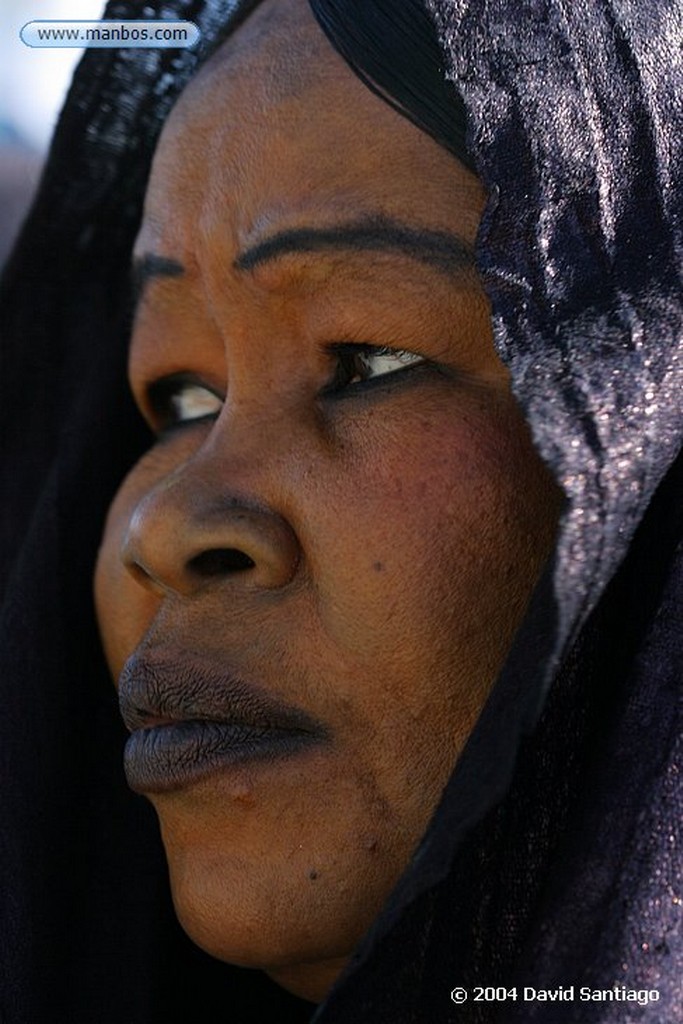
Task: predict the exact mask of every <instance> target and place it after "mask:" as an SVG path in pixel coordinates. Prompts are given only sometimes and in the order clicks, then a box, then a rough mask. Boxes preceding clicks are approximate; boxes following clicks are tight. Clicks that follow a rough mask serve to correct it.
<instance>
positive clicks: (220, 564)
mask: <svg viewBox="0 0 683 1024" xmlns="http://www.w3.org/2000/svg"><path fill="white" fill-rule="evenodd" d="M215 426H216V429H214V430H212V432H211V434H210V435H209V436H208V437H207V438H206V441H205V444H204V445H203V446H202V447H201V448H200V449H199V450H198V451H197V452H195V453H194V454H193V455H192V456H191V457H190V458H189V459H188V460H186V461H185V462H184V463H183V464H182V465H181V466H179V467H177V468H176V469H175V471H174V472H173V473H172V474H171V475H170V476H167V477H165V478H164V479H163V480H162V481H160V482H158V483H157V484H156V485H155V486H154V487H153V488H152V489H151V490H150V491H149V492H148V493H147V494H145V495H144V496H143V497H142V499H141V500H140V501H139V503H138V504H137V506H136V507H135V509H134V511H133V513H132V516H131V518H130V522H129V525H128V530H127V533H126V537H125V540H124V544H123V551H122V557H123V561H124V563H125V564H126V565H127V567H128V568H129V569H130V571H131V572H132V573H133V574H134V575H135V576H136V577H137V578H138V579H139V580H140V581H141V582H142V583H143V584H144V585H146V586H148V587H150V588H151V589H153V590H155V591H156V592H162V593H169V592H170V593H176V594H181V595H183V596H192V595H194V594H196V593H198V592H199V591H200V590H203V589H204V588H205V587H207V586H208V585H216V583H218V582H221V581H222V582H225V583H230V584H231V585H234V584H235V583H237V582H238V581H239V584H240V585H242V586H245V587H247V588H250V589H266V590H272V589H277V588H281V587H284V586H286V585H287V584H288V583H289V582H290V581H291V580H292V578H293V577H294V575H295V573H296V569H297V566H298V564H299V560H300V549H299V541H298V538H297V537H296V534H295V532H294V530H293V528H292V526H291V525H290V523H289V522H288V521H287V520H286V519H285V517H284V516H283V515H282V514H281V513H280V512H279V511H278V510H277V509H276V508H274V507H273V505H272V504H271V503H270V502H269V500H268V497H269V495H268V493H267V492H268V491H270V492H271V494H270V497H271V499H272V496H273V488H272V487H270V488H269V487H267V486H266V483H265V482H266V479H267V477H268V474H267V471H266V465H265V463H266V462H268V461H269V459H268V456H264V448H263V442H264V441H265V437H264V436H263V431H264V428H263V426H262V425H261V426H258V425H255V426H254V430H255V431H256V432H257V433H258V434H260V435H261V436H260V438H259V437H255V436H253V433H252V434H251V435H250V434H249V432H248V431H244V427H241V428H239V433H240V438H241V441H240V440H238V438H237V436H232V437H231V440H230V442H229V444H226V443H225V442H226V439H225V436H224V435H225V432H226V431H227V432H228V433H229V432H230V423H225V424H221V428H222V429H220V428H218V425H217V424H216V425H215ZM233 426H236V424H234V422H233ZM259 452H260V455H261V459H260V460H259V457H258V453H259ZM271 454H272V453H271Z"/></svg>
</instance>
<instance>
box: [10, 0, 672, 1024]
mask: <svg viewBox="0 0 683 1024" xmlns="http://www.w3.org/2000/svg"><path fill="white" fill-rule="evenodd" d="M253 6H254V3H253V0H252V2H249V3H243V4H240V3H229V2H220V0H216V2H211V0H209V2H202V0H196V2H192V0H166V2H163V3H162V2H153V3H148V4H146V5H145V8H144V12H141V9H140V5H138V4H136V3H133V2H117V3H113V4H110V5H109V8H108V14H109V16H110V17H138V16H144V17H148V16H150V14H151V13H152V12H154V11H157V12H161V11H162V10H163V12H164V14H165V15H166V16H180V17H188V18H191V19H192V20H193V21H195V22H197V23H198V24H199V25H200V27H201V29H202V31H203V40H202V48H201V49H200V50H199V51H198V52H197V53H196V54H193V53H190V52H186V51H183V52H174V51H91V52H90V53H89V54H88V55H87V56H86V57H85V59H84V61H83V62H82V64H81V68H80V70H79V73H78V75H77V77H76V81H75V84H74V87H73V89H72V92H71V95H70V97H69V100H68V102H67V105H66V109H65V112H64V114H63V117H62V119H61V122H60V125H59V128H58V132H57V136H56V139H55V143H54V146H53V150H52V153H51V157H50V160H49V162H48V166H47V169H46V172H45V176H44V179H43V183H42V188H41V191H40V194H39V197H38V199H37V202H36V204H35V206H34V210H33V213H32V215H31V217H30V218H29V221H28V223H27V225H26V228H25V231H24V233H23V236H22V238H21V240H20V244H19V246H18V248H17V250H16V251H15V255H14V257H13V259H12V261H11V262H10V264H9V266H8V268H7V272H6V274H5V277H4V280H3V285H2V295H1V301H2V329H3V355H2V384H1V386H2V395H1V400H0V417H1V429H0V439H1V442H2V460H3V484H2V487H3V491H2V493H3V496H5V495H8V494H11V496H12V510H11V512H9V511H8V510H7V504H6V502H5V501H3V517H2V552H3V576H2V579H3V586H4V593H5V598H4V604H3V611H2V626H1V628H2V634H1V639H2V653H1V655H0V657H1V662H0V664H1V666H2V668H1V672H2V675H1V677H0V701H1V706H0V729H1V730H2V736H1V737H0V757H1V759H2V760H1V764H2V779H3V785H2V796H1V799H2V816H1V819H0V820H1V821H2V828H1V829H0V858H1V860H0V865H1V867H0V870H1V877H2V889H1V892H2V895H1V896H0V901H1V902H0V962H2V965H3V970H2V973H1V974H0V1019H1V1020H2V1021H3V1024H26V1022H31V1024H33V1022H36V1024H43V1022H45V1024H47V1022H50V1024H54V1022H62V1021H63V1022H65V1024H67V1022H68V1024H72V1022H74V1024H81V1022H83V1024H86V1022H88V1024H90V1022H92V1021H98V1022H102V1024H122V1022H131V1024H133V1022H134V1024H143V1022H145V1024H147V1022H157V1021H159V1022H161V1021H162V1020H163V1021H170V1022H173V1021H177V1022H180V1021H187V1020H193V1021H195V1020H197V1021H217V1020H220V1021H225V1022H230V1024H251V1022H253V1024H256V1022H259V1024H268V1022H269V1021H273V1022H275V1021H277V1022H278V1024H280V1022H284V1024H287V1022H288V1021H292V1022H296V1021H307V1020H310V1019H311V1016H312V1011H311V1008H310V1006H308V1005H307V1004H305V1003H303V1002H301V1001H299V1000H296V999H294V998H293V997H290V996H287V995H286V994H285V993H283V992H281V991H280V990H279V989H277V988H276V986H274V985H272V984H271V983H270V982H268V981H267V980H266V979H264V978H263V977H262V976H261V975H260V974H258V973H255V972H248V971H241V970H238V969H234V968H230V967H227V966H225V965H222V964H218V963H216V962H213V961H211V960H210V959H209V958H208V957H205V956H204V955H203V954H201V953H199V952H198V951H196V950H194V948H193V947H192V946H191V944H190V943H189V942H188V941H187V940H186V939H185V938H184V937H183V936H182V934H181V933H180V930H179V928H178V926H177V925H176V924H175V922H174V920H173V916H172V911H171V909H170V903H169V897H168V893H167V888H166V881H165V871H164V866H163V855H162V852H161V850H160V846H159V841H158V838H157V835H156V826H155V824H154V821H153V819H152V814H151V812H150V811H149V809H148V807H147V805H146V804H145V803H144V802H143V801H142V800H140V799H138V798H136V797H134V796H132V795H131V794H129V793H128V791H127V790H126V787H125V784H124V781H123V776H122V771H121V766H120V760H121V744H122V735H123V730H122V727H121V725H120V724H119V721H118V715H117V711H116V706H115V700H114V696H113V692H112V688H111V684H110V682H109V679H108V676H107V672H106V668H105V666H104V663H103V659H102V655H101V652H100V650H99V645H98V642H97V639H96V634H95V627H94V616H93V611H92V602H91V596H90V590H91V583H90V579H91V574H92V565H93V560H94V556H95V552H96V548H97V543H98V537H99V534H100V531H101V524H102V520H103V516H104V512H105V509H106V507H107V504H108V502H109V500H110V498H111V495H112V493H113V491H114V490H115V488H116V485H117V482H118V480H119V479H120V477H121V475H122V474H123V472H124V471H125V469H126V468H127V467H128V466H129V465H131V463H132V462H133V461H134V459H135V457H136V455H137V454H138V453H139V451H140V450H141V449H142V447H143V446H144V445H145V444H146V434H145V431H144V428H143V427H142V425H141V423H140V421H139V419H138V417H137V414H136V413H135V411H134V410H133V408H132V403H131V402H130V400H129V399H128V398H127V397H126V392H125V383H124V367H125V345H126V335H127V327H126V323H125V301H124V300H125V294H126V284H125V280H126V274H127V259H128V254H129V250H130V246H131V242H132V239H133V237H134V234H135V230H136V225H137V223H138V219H139V214H140V204H141V199H142V194H143V191H144V186H145V180H146V176H147V173H148V167H149V161H150V158H151V154H152V152H153V149H154V145H155V141H156V138H157V136H158V132H159V129H160V126H161V124H162V123H163V119H164V117H165V116H166V114H167V112H168V110H169V109H170V106H171V104H172V102H173V100H174V99H175V97H176V96H177V94H178V92H179V91H180V89H181V88H182V87H183V85H184V84H185V82H186V81H187V80H188V78H189V77H190V76H191V75H192V73H193V71H194V70H195V68H196V67H197V66H198V64H199V62H201V60H202V59H204V57H205V56H206V55H207V54H208V53H209V52H210V51H211V49H212V48H213V47H214V46H215V45H216V44H217V42H218V41H220V39H221V38H223V36H224V35H225V34H226V33H227V32H229V31H230V30H231V29H232V28H233V27H234V25H235V24H237V23H238V22H239V20H240V19H241V18H243V17H245V16H246V15H247V14H248V13H249V10H250V9H251V8H252V7H253ZM314 6H315V8H316V13H317V14H318V16H320V12H321V11H322V10H323V8H325V7H326V4H325V3H324V2H323V0H316V2H315V4H314ZM342 6H343V5H342ZM364 6H365V5H364ZM367 6H368V7H372V6H373V5H372V2H371V0H368V5H367ZM382 6H383V7H385V6H386V5H382ZM425 9H426V10H427V11H428V12H429V13H430V16H432V17H433V18H434V24H435V26H436V30H437V33H438V37H439V39H440V40H441V42H442V46H443V53H444V62H445V66H446V67H447V68H448V72H449V74H450V75H451V76H452V78H453V81H454V82H455V85H456V87H457V93H458V94H459V95H460V97H462V101H463V102H464V105H465V108H466V110H467V115H468V124H469V129H470V135H469V139H468V150H469V152H470V153H471V154H472V155H473V157H474V159H475V162H476V165H477V168H478V173H479V174H480V176H481V177H482V179H483V181H484V183H485V185H486V186H487V188H488V190H489V195H490V201H489V204H488V207H487V211H486V214H485V217H484V221H483V224H482V229H481V232H480V239H479V246H478V260H479V266H480V268H481V271H482V273H483V275H484V279H485V282H486V287H487V290H488V292H489V295H490V298H491V302H492V308H493V322H494V328H495V335H496V342H497V344H498V346H499V350H500V352H501V355H502V356H503V358H504V359H505V360H506V361H507V363H508V365H509V367H510V370H511V373H512V379H513V385H514V388H515V392H516V394H517V396H518V398H519V401H520V403H521V404H522V407H523V408H524V410H525V413H526V415H527V418H528V420H529V422H530V425H531V427H532V431H533V434H534V437H535V440H536V443H537V445H538V447H539V450H540V451H541V452H542V454H543V455H544V457H545V458H546V460H547V461H548V463H549V465H551V466H552V468H553V470H554V472H555V474H556V476H557V478H558V480H560V482H561V483H562V485H563V487H564V489H565V491H566V493H567V496H568V504H567V510H566V513H565V516H564V520H563V525H562V531H561V535H560V538H559V542H558V546H557V550H556V554H555V558H554V560H553V564H552V565H551V566H550V567H549V568H548V571H547V573H546V575H545V576H544V578H543V579H542V581H541V584H540V585H539V588H538V590H537V593H536V595H535V598H534V601H533V602H532V607H531V608H530V611H529V614H528V616H527V619H526V621H525V623H524V625H523V627H522V629H521V630H520V633H519V635H518V637H517V639H516V642H515V645H514V647H513V650H512V652H511V654H510V658H509V660H508V663H507V665H506V668H505V670H504V672H503V673H502V675H501V678H500V680H499V681H498V684H497V685H496V687H495V689H494V691H493V693H492V695H491V699H490V700H489V702H488V704H487V705H486V707H485V709H484V712H483V714H482V717H481V719H480V721H479V723H478V725H477V727H476V729H475V731H474V733H473V734H472V737H471V739H470V742H469V743H468V746H467V748H466V750H465V752H464V754H463V756H462V757H461V759H460V761H459V763H458V765H457V767H456V770H455V772H454V774H453V777H452V778H451V780H450V782H449V784H448V787H447V789H446V791H445V793H444V797H443V800H442V803H441V806H440V808H439V810H438V812H437V814H436V815H435V817H434V820H433V822H432V824H431V826H430V828H429V830H428V832H427V835H426V836H425V839H424V841H423V843H422V845H421V847H420V849H419V851H418V853H417V855H416V857H415V858H414V861H413V863H412V864H411V865H410V866H409V868H408V870H407V871H406V874H405V875H404V877H403V879H402V880H401V882H400V884H399V886H398V887H397V889H396V891H395V893H394V895H393V897H392V899H391V900H390V901H389V904H388V905H387V907H386V908H385V911H384V912H383V914H382V915H381V916H380V918H379V920H378V921H377V922H376V924H375V926H374V927H373V929H372V930H371V932H370V934H369V936H368V937H367V940H366V941H365V942H364V943H362V945H361V947H360V948H359V950H358V952H357V956H356V957H355V960H354V964H353V965H352V968H351V969H350V970H349V972H348V974H347V977H346V978H345V979H343V980H342V982H341V983H340V984H339V985H338V986H337V987H336V988H335V990H334V991H333V992H332V994H331V995H330V997H329V998H328V1000H327V1002H326V1004H324V1005H323V1006H322V1007H320V1008H319V1009H318V1010H317V1011H316V1012H315V1014H314V1017H315V1021H316V1024H332V1022H338V1024H341V1022H344V1024H364V1022H370V1021H373V1022H377V1021H380V1022H387V1024H389V1022H391V1024H440V1022H446V1024H448V1022H465V1024H470V1022H472V1024H484V1022H486V1024H488V1022H494V1021H495V1022H506V1024H507V1022H510V1024H513V1022H518V1021H520V1022H521V1021H524V1022H526V1021H530V1022H534V1024H535V1022H542V1024H565V1022H567V1024H569V1022H572V1024H573V1022H576V1024H584V1022H586V1024H592V1022H600V1024H612V1022H619V1024H630V1022H631V1021H633V1022H641V1021H645V1022H646V1024H677V1022H679V1021H682V1020H683V1010H682V1007H683V981H682V979H683V937H682V932H681V923H680V918H681V909H682V906H683V904H682V903H681V900H682V899H683V893H682V892H681V867H682V866H683V865H682V862H681V854H680V821H681V811H682V810H683V798H682V797H681V789H680V783H679V774H678V773H679V771H680V733H681V730H680V682H681V675H682V672H681V665H682V664H683V658H682V652H681V646H682V644H683V640H682V638H681V589H682V587H683V567H682V565H681V544H680V537H681V510H682V508H683V500H682V499H683V481H682V474H683V466H682V464H681V457H680V455H679V456H678V457H677V453H678V452H679V451H680V446H681V434H682V433H683V422H682V421H683V402H682V401H681V391H682V390H683V388H682V383H683V374H682V371H681V351H682V347H681V337H682V335H683V312H682V306H683V304H682V303H681V266H683V261H682V260H681V255H682V253H681V207H682V202H681V198H682V192H683V174H682V173H681V172H682V171H683V167H682V166H681V164H682V157H683V125H682V124H681V121H682V120H683V114H682V111H681V104H680V90H681V84H682V83H683V68H682V67H681V61H682V59H683V56H682V47H681V39H682V38H683V13H682V12H681V9H680V6H679V5H676V4H671V3H670V2H668V0H651V2H649V3H648V4H647V5H644V4H642V3H638V2H637V0H610V2H607V0H596V2H595V3H592V4H591V5H590V7H589V8H587V5H584V4H571V3H569V2H566V0H547V2H542V0H527V2H520V0H428V2H427V3H425ZM337 17H340V15H339V13H337ZM373 45H374V44H373ZM362 60H363V53H362V47H360V48H359V53H358V55H357V58H356V62H357V63H358V64H359V70H360V71H361V72H362V71H363V67H362ZM365 73H366V75H367V77H368V78H369V79H371V80H372V79H373V72H372V69H371V68H365ZM383 87H384V86H383ZM413 113H414V112H413ZM425 130H429V129H428V128H427V127H426V128H425ZM103 452H107V453H108V457H107V459H106V460H104V459H103V457H102V453H103ZM615 983H616V984H618V985H625V986H627V987H629V988H637V989H644V988H648V989H649V988H657V989H658V991H659V997H660V998H659V1000H658V1001H657V1002H651V1003H649V1004H648V1005H646V1006H640V1005H639V1004H637V1003H633V1002H630V1003H625V1002H621V1001H617V1002H578V1001H575V1002H559V1003H558V1002H554V1003H551V1004H548V1003H541V1002H528V1003H525V1002H523V1001H522V1000H521V999H520V998H518V1000H517V1001H516V1002H513V1001H508V1002H505V1003H486V1002H483V1003H479V1002H474V1001H473V999H472V995H473V993H472V988H473V986H475V985H482V986H495V985H497V984H503V985H506V986H508V987H511V986H513V985H517V986H524V985H528V986H534V987H537V988H554V987H558V986H560V985H561V986H569V985H572V984H574V985H576V986H577V988H578V986H580V985H589V986H591V987H592V988H596V989H609V988H611V987H612V986H613V985H614V984H615ZM459 985H461V986H467V987H468V988H469V989H470V998H469V999H468V1001H467V1002H466V1003H463V1004H461V1005H456V1004H455V1003H453V1002H452V1001H451V999H450V996H449V993H450V991H451V990H452V989H453V988H454V987H456V986H459ZM520 992H521V989H520ZM216 1006H221V1008H222V1009H221V1012H220V1015H217V1013H216V1010H215V1007H216Z"/></svg>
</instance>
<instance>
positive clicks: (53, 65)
mask: <svg viewBox="0 0 683 1024" xmlns="http://www.w3.org/2000/svg"><path fill="white" fill-rule="evenodd" d="M103 9H104V0H0V266H1V265H2V264H3V263H4V260H5V258H6V256H7V253H8V251H9V248H10V247H11V244H12V241H13V239H14V236H15V234H16V231H17V230H18V228H19V225H20V223H21V220H22V218H23V215H24V213H25V211H26V207H27V206H28V203H29V202H30V199H31V196H32V194H33V191H34V189H35V187H36V185H37V182H38V178H39V176H40V168H41V165H42V161H43V159H44V156H45V152H46V150H47V147H48V145H49V141H50V136H51V134H52V130H53V128H54V125H55V121H56V119H57V115H58V113H59V111H60V109H61V106H62V103H63V102H64V98H65V95H66V91H67V89H68V85H69V81H70V80H71V75H72V72H73V69H74V67H75V65H76V63H77V61H78V60H79V59H80V56H81V51H80V50H76V49H32V48H31V47H28V46H25V45H24V43H22V41H21V39H20V38H19V31H20V29H21V27H22V26H23V25H25V24H26V22H27V21H36V20H53V19H58V18H64V19H73V20H76V21H82V20H88V19H94V18H99V17H100V15H101V13H102V11H103Z"/></svg>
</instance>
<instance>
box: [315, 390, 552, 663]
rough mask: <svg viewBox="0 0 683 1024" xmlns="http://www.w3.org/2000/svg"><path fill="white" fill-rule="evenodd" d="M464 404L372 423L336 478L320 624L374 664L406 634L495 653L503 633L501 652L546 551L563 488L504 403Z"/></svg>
mask: <svg viewBox="0 0 683 1024" xmlns="http://www.w3.org/2000/svg"><path fill="white" fill-rule="evenodd" d="M460 406H461V407H460V409H458V411H457V412H455V413H454V403H453V400H452V396H451V398H450V401H449V402H448V403H436V404H435V406H434V408H433V409H432V410H431V412H430V411H429V410H427V411H426V412H425V413H424V414H423V415H420V416H416V414H415V412H414V410H412V411H411V410H410V409H408V408H406V410H405V415H404V416H402V417H397V418H396V419H392V420H388V419H387V418H385V417H379V416H377V417H375V418H374V420H373V418H372V417H370V418H367V417H366V418H365V420H364V423H363V428H362V429H359V431H358V434H357V437H356V443H355V444H353V443H352V444H351V445H350V446H349V454H348V457H347V460H346V464H345V465H344V466H343V467H342V468H341V470H340V472H339V473H338V474H337V476H336V480H335V479H334V478H331V479H330V484H329V493H327V494H326V496H325V501H324V504H325V506H326V509H327V510H328V511H327V514H326V515H325V516H324V518H323V519H322V521H321V522H320V523H319V524H318V533H319V534H320V535H321V536H323V535H324V536H325V537H326V538H327V552H326V559H325V565H321V567H320V570H319V586H320V590H321V593H322V595H323V597H324V598H326V599H327V600H326V601H323V604H322V608H323V610H324V609H325V607H329V608H330V609H333V610H334V621H332V619H330V621H329V622H328V623H327V625H328V627H329V628H330V629H331V630H334V629H335V628H337V629H338V630H339V629H341V628H342V626H343V624H344V623H350V622H353V631H352V632H351V633H349V635H348V637H345V636H344V635H342V634H340V633H338V634H337V637H336V639H337V640H338V641H339V642H340V643H342V644H343V645H345V644H346V643H348V644H349V645H350V646H354V647H356V648H358V647H361V648H362V649H363V650H366V651H375V652H376V653H378V654H379V652H380V648H381V646H382V642H383V638H384V639H385V640H386V637H387V631H390V632H391V633H392V634H394V635H396V634H398V635H399V637H400V639H399V640H398V642H399V643H400V645H401V656H404V655H405V648H406V645H407V643H408V641H407V640H406V639H405V638H406V637H408V638H411V639H412V640H413V641H414V643H415V644H416V645H419V644H420V641H421V640H422V642H423V643H424V646H425V647H427V646H429V645H430V644H431V645H432V646H433V644H434V643H436V642H437V641H438V638H439V635H440V634H441V633H443V634H446V635H447V636H448V637H449V638H451V640H445V641H444V642H445V643H449V642H453V641H452V638H453V637H454V636H456V637H458V636H459V637H461V638H465V637H468V636H469V637H470V639H471V642H472V643H475V641H476V642H480V643H482V644H486V645H489V646H490V641H491V636H494V637H495V635H496V629H498V633H500V635H501V641H500V646H502V645H503V644H504V643H505V642H506V641H507V640H508V639H509V637H510V633H511V630H512V629H513V628H514V626H515V625H516V623H517V620H518V618H519V615H520V613H521V611H523V608H524V606H525V603H526V600H527V598H528V596H529V592H530V589H531V587H532V586H533V583H534V582H535V579H536V575H537V573H538V570H539V568H540V565H541V564H542V561H543V559H544V558H545V557H546V555H547V553H548V550H549V547H550V544H551V542H552V536H553V531H554V525H555V522H556V517H557V507H558V503H557V489H556V488H555V485H554V484H553V483H552V481H551V479H550V477H549V474H548V473H547V471H546V470H545V468H544V467H543V465H542V463H541V461H540V459H539V457H538V455H537V454H536V452H535V450H534V449H533V447H532V445H531V441H530V439H529V437H528V434H527V431H526V427H525V425H524V422H523V420H522V418H521V415H520V413H519V412H518V410H517V407H516V405H514V403H513V401H512V399H511V398H509V397H508V396H496V395H493V396H488V397H487V399H486V403H484V401H483V400H482V401H477V400H469V401H468V402H467V403H465V402H461V403H460ZM463 406H465V407H464V408H463ZM321 504H323V503H322V502H321ZM341 510H344V511H343V512H342V511H341ZM312 544H314V542H313V541H312ZM321 562H322V559H321ZM332 566H334V571H332V570H331V567H332ZM327 570H329V572H328V571H327ZM359 596H360V597H361V598H362V600H363V607H364V614H363V615H361V616H359V615H358V614H357V608H356V615H355V616H354V615H353V607H354V602H356V601H357V600H358V598H359ZM340 612H343V613H344V614H340ZM335 624H336V625H335ZM477 637H479V638H480V639H479V640H478V641H477V639H476V638H477ZM388 654H389V657H391V651H389V652H388Z"/></svg>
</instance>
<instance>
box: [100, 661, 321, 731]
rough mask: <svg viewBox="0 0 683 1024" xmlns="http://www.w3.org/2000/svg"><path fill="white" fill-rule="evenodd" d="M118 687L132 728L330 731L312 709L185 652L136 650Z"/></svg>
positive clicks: (124, 714) (121, 707)
mask: <svg viewBox="0 0 683 1024" xmlns="http://www.w3.org/2000/svg"><path fill="white" fill-rule="evenodd" d="M118 691H119V706H120V709H121V714H122V716H123V720H124V722H125V724H126V727H127V728H128V729H129V730H130V732H134V731H135V730H137V729H149V728H152V727H154V726H159V725H170V724H173V723H174V722H187V721H207V722H226V723H230V724H235V725H243V726H248V727H252V728H254V729H279V730H285V731H287V732H306V733H311V734H317V735H322V734H323V733H324V731H325V730H324V728H323V726H322V725H321V724H320V723H319V722H317V721H316V720H315V719H314V718H312V717H311V716H310V715H308V714H307V713H306V712H304V711H301V710H300V709H299V708H296V707H293V706H291V705H289V704H287V703H285V702H284V701H282V700H281V699H280V698H276V697H273V696H271V695H270V694H266V693H264V692H263V691H262V690H260V689H259V688H257V687H256V686H254V685H253V684H250V683H247V682H245V681H244V680H243V679H241V678H239V677H238V676H237V675H235V674H234V673H232V672H231V671H225V670H224V669H222V668H221V669H218V670H216V669H215V668H208V669H207V668H205V667H203V666H199V665H198V664H197V663H196V662H193V661H189V660H188V659H187V657H186V656H185V657H183V656H182V655H181V656H179V657H177V658H165V659H164V660H157V659H156V658H150V657H149V656H148V655H144V654H141V653H135V654H133V655H132V656H131V657H130V658H129V659H128V661H127V662H126V664H125V665H124V667H123V671H122V672H121V676H120V678H119V686H118Z"/></svg>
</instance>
